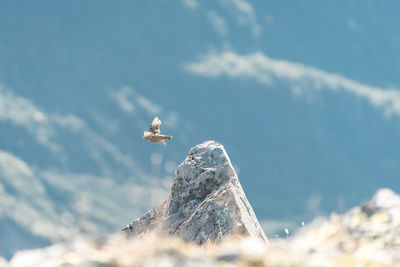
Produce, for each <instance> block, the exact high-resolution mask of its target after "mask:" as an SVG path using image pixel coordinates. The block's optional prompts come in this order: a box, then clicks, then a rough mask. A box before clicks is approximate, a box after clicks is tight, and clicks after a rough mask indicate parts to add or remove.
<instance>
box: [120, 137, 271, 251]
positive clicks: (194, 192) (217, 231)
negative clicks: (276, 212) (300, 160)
mask: <svg viewBox="0 0 400 267" xmlns="http://www.w3.org/2000/svg"><path fill="white" fill-rule="evenodd" d="M125 231H126V232H127V233H128V235H139V234H142V233H145V232H148V231H155V232H157V233H159V234H162V235H167V236H171V235H172V236H178V237H181V238H182V239H184V240H185V241H189V242H196V243H198V244H203V243H205V242H207V241H219V240H220V239H221V238H222V237H225V236H228V235H232V234H235V235H236V234H237V235H250V236H253V237H256V238H259V239H261V240H262V241H263V242H265V243H268V239H267V237H266V236H265V234H264V232H263V230H262V228H261V226H260V225H259V223H258V220H257V218H256V215H255V214H254V212H253V209H252V208H251V205H250V203H249V202H248V201H247V198H246V196H245V194H244V192H243V189H242V187H241V185H240V183H239V180H238V177H237V175H236V172H235V170H234V169H233V167H232V164H231V162H230V159H229V157H228V155H227V153H226V151H225V149H224V147H223V146H222V145H221V144H219V143H217V142H215V141H207V142H204V143H202V144H199V145H197V146H195V147H193V148H192V149H190V151H189V154H188V156H187V157H186V159H185V160H184V161H183V162H182V163H181V164H180V165H179V166H178V168H177V170H176V172H175V181H174V183H173V184H172V187H171V192H170V195H169V198H168V200H166V201H164V202H162V203H161V204H160V205H159V206H157V207H155V208H153V209H152V210H151V211H149V212H148V213H147V214H145V215H144V216H143V217H141V218H139V219H137V220H136V221H134V222H132V223H130V224H129V225H128V226H127V227H126V228H125Z"/></svg>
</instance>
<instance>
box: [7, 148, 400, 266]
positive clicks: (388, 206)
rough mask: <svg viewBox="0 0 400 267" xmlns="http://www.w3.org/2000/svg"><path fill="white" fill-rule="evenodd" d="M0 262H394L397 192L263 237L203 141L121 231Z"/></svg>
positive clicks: (218, 151)
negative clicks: (153, 202)
mask: <svg viewBox="0 0 400 267" xmlns="http://www.w3.org/2000/svg"><path fill="white" fill-rule="evenodd" d="M0 266H11V267H13V266H15V267H20V266H400V196H399V195H397V194H396V193H394V192H393V191H392V190H390V189H381V190H379V191H378V192H377V193H376V194H375V196H373V198H372V199H371V200H370V201H369V202H367V203H365V204H364V205H362V206H360V207H356V208H354V209H352V210H350V211H349V212H347V213H345V214H342V215H337V214H332V215H331V217H330V218H328V219H323V218H321V219H316V220H315V221H314V222H313V223H311V224H310V225H306V226H304V227H302V228H301V229H300V231H299V232H298V233H296V234H295V235H293V236H292V235H291V234H290V233H289V231H287V237H286V238H270V239H269V242H268V239H267V237H266V236H265V235H264V232H263V231H262V229H261V227H260V225H259V223H258V221H257V218H256V216H255V214H254V212H253V210H252V208H251V205H250V203H249V202H248V201H247V198H246V196H245V194H244V192H243V190H242V187H241V185H240V183H239V179H238V177H237V175H236V172H235V171H234V169H233V167H232V165H231V162H230V159H229V157H228V155H227V153H226V151H225V149H224V148H223V146H222V145H221V144H219V143H217V142H214V141H208V142H204V143H202V144H200V145H197V146H196V147H194V148H192V149H191V150H190V151H189V154H188V156H187V158H186V159H185V160H184V161H183V162H182V164H181V165H180V166H179V167H178V169H177V171H176V177H175V181H174V183H173V184H172V186H171V191H170V195H169V198H168V199H167V200H165V201H164V202H162V203H161V204H160V205H159V206H156V207H155V208H153V209H152V210H151V211H150V212H148V213H147V214H145V215H144V216H142V217H141V218H139V219H137V220H135V221H133V222H131V223H129V224H128V225H127V226H126V227H125V228H124V229H123V232H121V233H119V234H116V235H113V236H109V237H107V238H103V239H102V240H84V239H82V240H75V241H71V242H69V243H61V244H56V245H53V246H50V247H47V248H44V249H36V250H26V251H19V252H17V253H16V254H15V255H14V256H13V258H12V259H11V261H9V262H7V261H5V260H4V259H1V258H0Z"/></svg>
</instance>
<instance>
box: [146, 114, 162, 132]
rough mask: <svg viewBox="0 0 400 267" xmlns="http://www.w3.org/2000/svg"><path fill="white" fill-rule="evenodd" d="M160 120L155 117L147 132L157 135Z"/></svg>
mask: <svg viewBox="0 0 400 267" xmlns="http://www.w3.org/2000/svg"><path fill="white" fill-rule="evenodd" d="M160 125H161V120H160V119H159V118H158V117H155V118H154V120H153V122H152V123H151V125H150V129H149V131H150V132H152V133H154V134H159V133H160V132H161V131H160Z"/></svg>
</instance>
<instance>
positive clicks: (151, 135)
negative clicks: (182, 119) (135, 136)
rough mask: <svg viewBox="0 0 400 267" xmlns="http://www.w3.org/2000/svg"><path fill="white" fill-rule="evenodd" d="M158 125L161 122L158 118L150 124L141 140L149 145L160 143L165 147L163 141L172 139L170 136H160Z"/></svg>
mask: <svg viewBox="0 0 400 267" xmlns="http://www.w3.org/2000/svg"><path fill="white" fill-rule="evenodd" d="M160 125H161V120H160V119H159V118H158V117H155V118H154V120H153V122H152V123H151V124H150V129H149V130H148V131H144V133H143V138H144V139H146V140H147V141H149V142H151V143H162V144H163V145H166V143H165V140H167V139H172V136H170V135H163V134H160V133H161V131H160Z"/></svg>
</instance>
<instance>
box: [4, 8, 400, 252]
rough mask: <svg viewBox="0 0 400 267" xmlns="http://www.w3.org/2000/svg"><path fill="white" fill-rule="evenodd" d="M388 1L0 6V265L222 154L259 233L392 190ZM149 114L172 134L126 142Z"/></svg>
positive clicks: (397, 56) (395, 43)
mask: <svg viewBox="0 0 400 267" xmlns="http://www.w3.org/2000/svg"><path fill="white" fill-rule="evenodd" d="M399 13H400V3H399V2H398V1H394V0H392V1H389V0H387V1H372V0H371V1H346V0H341V1H330V2H327V1H317V0H315V1H261V0H260V1H249V0H218V1H198V0H182V1H178V0H176V1H173V0H169V1H168V0H164V1H162V0H159V1H99V0H96V1H94V0H92V1H42V0H35V1H33V0H32V1H28V0H27V1H11V0H7V1H5V0H1V1H0V255H3V256H5V257H7V258H8V257H10V256H11V255H12V253H13V252H14V251H16V250H19V249H25V248H32V247H38V246H45V245H48V244H51V243H54V242H59V241H62V240H68V239H70V238H74V237H75V236H77V235H83V234H86V235H95V236H102V235H105V234H109V233H112V232H115V231H118V230H119V229H120V227H121V226H123V225H125V224H126V223H128V222H129V221H130V220H132V219H135V218H136V217H137V216H139V215H141V214H142V213H144V212H145V211H146V210H148V209H149V208H151V206H152V205H153V204H156V203H158V202H159V201H161V200H162V199H164V198H165V197H166V196H167V194H168V190H169V185H170V183H171V181H172V177H173V170H174V168H175V167H176V165H177V164H179V163H180V162H181V161H182V160H183V159H184V158H185V156H186V154H187V152H188V150H189V149H190V147H192V146H194V145H196V144H198V143H200V142H202V141H205V140H211V139H213V140H217V141H219V142H221V143H222V144H223V145H224V146H225V148H226V150H227V152H228V154H229V156H230V158H231V160H232V163H233V164H234V166H235V168H236V169H237V171H238V173H239V179H240V181H241V183H242V186H243V188H244V190H245V192H246V194H247V197H248V199H249V201H250V203H251V204H252V206H253V208H254V210H255V212H256V214H257V217H258V218H259V220H260V221H261V222H262V224H263V226H264V227H265V230H266V232H267V235H270V236H271V235H273V234H275V233H278V234H279V233H280V231H281V230H282V229H283V228H285V227H288V228H293V229H294V228H296V227H297V226H299V225H300V223H301V221H305V222H306V223H307V222H309V221H310V220H311V219H312V218H313V217H315V216H317V215H319V214H328V213H329V212H332V211H336V212H343V211H345V210H346V209H348V208H350V207H352V206H355V205H359V204H361V203H362V202H363V201H366V200H367V199H368V198H370V197H371V195H372V194H373V193H374V192H375V191H376V190H377V189H378V188H380V187H390V188H392V189H394V190H395V191H396V190H399V185H398V177H399V175H398V174H399V173H400V165H399V164H398V163H399V160H400V157H399V151H400V138H399V137H400V133H399V130H400V128H399V116H400V92H398V89H397V88H399V87H400V76H399V75H398V73H399V71H400V68H399V60H400V50H399V47H400V30H399V29H400V27H399V26H400V16H398V14H399ZM154 115H158V116H159V117H160V118H161V119H162V120H163V124H162V131H163V132H165V133H167V134H171V135H173V136H174V139H173V140H171V141H170V142H169V143H168V145H167V146H162V145H158V144H150V143H147V142H145V141H144V140H143V139H141V138H140V137H141V135H142V133H143V130H145V129H146V128H147V127H148V125H149V123H150V122H151V120H152V119H153V117H154Z"/></svg>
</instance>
